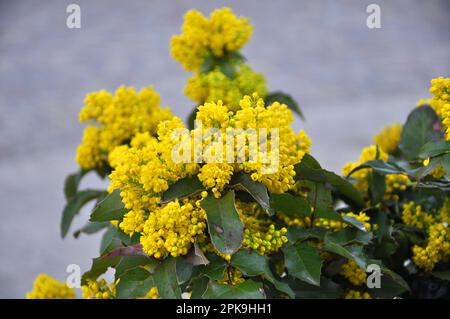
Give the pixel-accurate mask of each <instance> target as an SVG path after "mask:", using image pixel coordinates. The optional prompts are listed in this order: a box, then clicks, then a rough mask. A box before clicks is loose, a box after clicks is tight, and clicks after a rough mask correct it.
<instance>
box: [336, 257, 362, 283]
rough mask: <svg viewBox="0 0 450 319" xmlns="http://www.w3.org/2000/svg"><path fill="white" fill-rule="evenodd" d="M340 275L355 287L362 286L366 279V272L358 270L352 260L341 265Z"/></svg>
mask: <svg viewBox="0 0 450 319" xmlns="http://www.w3.org/2000/svg"><path fill="white" fill-rule="evenodd" d="M341 275H342V276H344V277H345V278H347V279H348V281H349V282H350V283H351V284H353V285H355V286H360V285H362V284H364V283H365V282H366V279H367V274H366V272H365V271H364V270H362V269H361V268H359V266H358V264H357V263H356V262H355V261H354V260H349V261H348V262H346V263H345V264H343V265H342V268H341Z"/></svg>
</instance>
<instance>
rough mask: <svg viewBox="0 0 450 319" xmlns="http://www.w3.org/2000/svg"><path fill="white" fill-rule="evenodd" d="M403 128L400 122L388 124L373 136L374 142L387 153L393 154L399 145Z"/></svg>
mask: <svg viewBox="0 0 450 319" xmlns="http://www.w3.org/2000/svg"><path fill="white" fill-rule="evenodd" d="M402 129H403V127H402V125H401V124H400V123H394V124H392V125H388V126H386V127H385V128H383V130H382V131H381V132H380V133H378V134H377V135H376V136H375V137H374V138H373V140H374V143H375V144H377V145H378V146H379V147H380V148H381V149H382V150H383V151H384V152H385V153H388V154H392V153H394V152H395V150H396V149H397V147H398V143H399V142H400V136H401V134H402Z"/></svg>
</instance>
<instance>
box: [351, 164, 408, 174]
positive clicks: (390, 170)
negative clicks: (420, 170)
mask: <svg viewBox="0 0 450 319" xmlns="http://www.w3.org/2000/svg"><path fill="white" fill-rule="evenodd" d="M365 168H372V169H373V170H374V171H375V172H377V173H380V174H383V175H386V174H402V173H405V170H404V169H402V168H401V167H400V166H398V165H397V164H395V163H390V162H384V161H382V160H372V161H367V162H365V163H363V164H361V165H359V166H358V167H355V168H354V169H353V170H352V171H351V172H350V173H349V174H348V175H347V177H349V176H351V175H352V174H353V173H354V172H356V171H359V170H361V169H365Z"/></svg>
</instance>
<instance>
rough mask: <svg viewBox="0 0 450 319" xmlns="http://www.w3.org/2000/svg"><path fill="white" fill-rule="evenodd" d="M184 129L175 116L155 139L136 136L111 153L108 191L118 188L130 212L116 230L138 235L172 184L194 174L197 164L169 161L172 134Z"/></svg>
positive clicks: (146, 136)
mask: <svg viewBox="0 0 450 319" xmlns="http://www.w3.org/2000/svg"><path fill="white" fill-rule="evenodd" d="M179 127H183V124H182V123H181V120H180V119H178V118H176V117H174V118H172V119H171V120H167V121H163V122H161V124H160V125H159V126H158V134H159V135H158V138H155V137H152V136H150V134H149V133H148V132H146V133H141V134H138V135H136V136H135V137H134V138H133V139H132V141H131V146H128V145H123V146H120V147H117V148H115V149H114V151H112V152H111V153H110V156H109V161H110V164H111V166H112V167H113V168H114V170H113V172H112V173H111V174H110V176H109V177H110V186H109V187H108V191H109V192H112V191H113V190H115V189H120V190H121V193H120V196H121V197H122V201H123V203H124V204H125V207H126V208H127V209H130V212H128V213H127V214H126V215H125V217H124V219H123V221H122V222H121V223H120V224H119V227H120V228H121V229H122V230H123V231H124V232H125V233H127V234H129V235H132V234H133V233H134V232H137V233H139V232H141V231H142V230H143V225H144V222H145V219H146V216H147V213H146V212H149V211H151V210H152V209H154V208H156V206H157V204H158V202H159V201H160V197H161V194H162V193H163V192H164V191H166V190H167V189H168V188H169V185H170V184H171V183H174V182H176V181H177V180H179V179H181V178H184V177H186V176H188V175H191V174H193V173H195V172H196V171H197V170H198V167H197V164H195V163H192V164H189V163H186V164H184V163H180V164H176V163H174V162H173V161H172V158H171V150H172V148H173V145H174V144H175V142H174V141H172V140H171V139H170V134H171V132H172V131H173V130H174V129H176V128H179Z"/></svg>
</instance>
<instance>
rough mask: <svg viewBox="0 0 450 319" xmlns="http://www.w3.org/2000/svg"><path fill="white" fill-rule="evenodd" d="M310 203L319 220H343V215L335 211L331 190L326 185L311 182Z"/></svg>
mask: <svg viewBox="0 0 450 319" xmlns="http://www.w3.org/2000/svg"><path fill="white" fill-rule="evenodd" d="M310 184H311V186H310V192H309V193H308V201H309V203H310V204H311V206H312V207H313V208H314V216H315V217H317V218H328V219H336V220H342V218H341V215H339V214H337V213H335V212H334V210H333V201H332V197H331V190H330V189H329V188H328V187H327V185H326V184H325V183H315V182H310Z"/></svg>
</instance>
